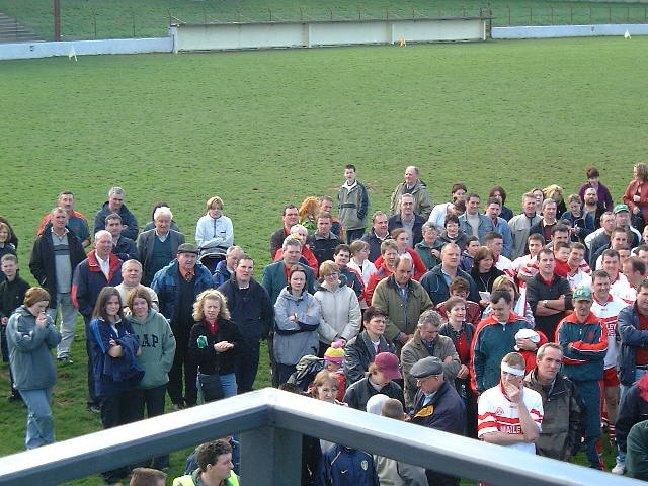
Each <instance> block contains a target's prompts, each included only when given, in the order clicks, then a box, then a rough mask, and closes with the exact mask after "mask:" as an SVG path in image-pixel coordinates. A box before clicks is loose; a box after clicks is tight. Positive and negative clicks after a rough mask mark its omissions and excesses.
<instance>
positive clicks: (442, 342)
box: [401, 329, 461, 408]
mask: <svg viewBox="0 0 648 486" xmlns="http://www.w3.org/2000/svg"><path fill="white" fill-rule="evenodd" d="M427 356H436V357H437V358H439V359H440V360H441V361H443V360H444V359H446V358H447V357H448V356H451V357H452V361H450V362H449V363H445V362H444V363H443V376H444V377H445V379H446V381H448V382H450V384H451V385H452V386H454V381H455V378H457V373H459V369H460V368H461V361H460V360H459V353H457V349H456V348H455V345H454V343H453V342H452V338H449V337H448V336H442V335H441V334H439V335H437V337H436V338H435V339H434V346H433V347H432V352H431V353H430V352H429V351H428V350H427V348H426V347H425V346H424V345H423V342H422V341H421V333H420V332H419V330H418V329H417V330H416V332H415V333H414V337H413V338H412V339H411V340H410V341H409V342H408V343H407V344H405V346H403V349H402V350H401V367H402V369H403V382H404V385H405V404H406V406H407V407H408V408H412V407H413V403H414V395H416V391H417V388H416V378H414V377H413V376H412V375H411V374H410V372H411V371H412V366H414V363H416V362H417V361H418V360H420V359H423V358H425V357H427Z"/></svg>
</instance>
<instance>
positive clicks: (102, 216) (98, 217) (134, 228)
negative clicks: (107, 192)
mask: <svg viewBox="0 0 648 486" xmlns="http://www.w3.org/2000/svg"><path fill="white" fill-rule="evenodd" d="M112 213H113V211H111V210H110V208H108V201H106V202H104V203H103V206H101V209H100V210H99V211H97V214H95V220H94V233H93V234H96V233H97V231H99V230H103V229H106V216H108V215H109V214H112ZM117 214H119V215H120V216H121V219H122V223H123V224H124V226H128V228H127V229H125V230H123V231H122V235H124V236H125V237H127V238H130V239H131V240H133V241H135V240H137V235H138V234H139V226H138V225H137V218H136V217H135V216H134V215H133V213H131V212H130V211H129V210H128V208H127V207H126V206H122V207H121V208H120V209H119V211H118V212H117Z"/></svg>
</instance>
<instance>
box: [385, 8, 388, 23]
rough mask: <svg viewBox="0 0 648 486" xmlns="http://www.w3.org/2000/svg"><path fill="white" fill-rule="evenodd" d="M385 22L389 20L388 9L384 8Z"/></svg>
mask: <svg viewBox="0 0 648 486" xmlns="http://www.w3.org/2000/svg"><path fill="white" fill-rule="evenodd" d="M385 20H389V8H388V7H385Z"/></svg>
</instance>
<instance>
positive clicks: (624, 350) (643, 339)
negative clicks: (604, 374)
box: [618, 304, 648, 386]
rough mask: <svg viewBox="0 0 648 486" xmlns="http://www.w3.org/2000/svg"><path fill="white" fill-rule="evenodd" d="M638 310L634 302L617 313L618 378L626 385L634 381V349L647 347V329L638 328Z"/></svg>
mask: <svg viewBox="0 0 648 486" xmlns="http://www.w3.org/2000/svg"><path fill="white" fill-rule="evenodd" d="M638 312H639V311H638V310H637V305H636V304H634V305H629V306H628V307H626V308H625V309H623V310H622V311H621V312H620V313H619V324H618V329H619V334H620V335H621V350H620V351H619V380H621V383H622V384H624V385H626V386H632V385H633V384H634V382H635V368H636V362H635V349H636V348H648V331H642V330H641V329H639V314H638Z"/></svg>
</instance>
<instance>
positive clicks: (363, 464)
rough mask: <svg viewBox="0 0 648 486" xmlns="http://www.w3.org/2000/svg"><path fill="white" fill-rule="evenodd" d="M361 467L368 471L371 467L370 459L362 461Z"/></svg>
mask: <svg viewBox="0 0 648 486" xmlns="http://www.w3.org/2000/svg"><path fill="white" fill-rule="evenodd" d="M360 467H361V468H362V470H363V471H366V470H368V469H369V461H360Z"/></svg>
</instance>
